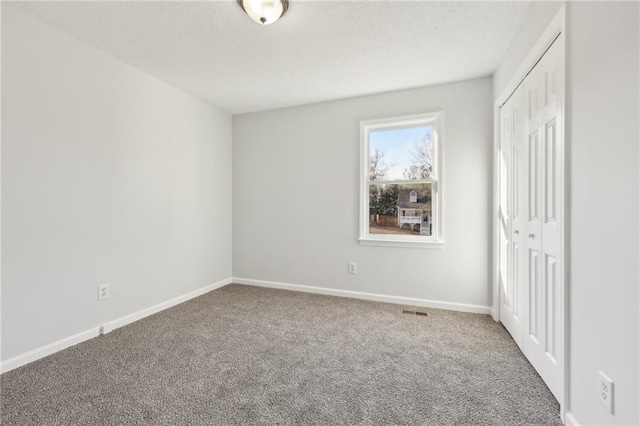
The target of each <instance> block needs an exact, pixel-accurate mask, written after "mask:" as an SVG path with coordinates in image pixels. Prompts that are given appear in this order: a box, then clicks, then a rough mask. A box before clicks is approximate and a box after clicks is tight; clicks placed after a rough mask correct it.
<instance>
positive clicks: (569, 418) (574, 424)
mask: <svg viewBox="0 0 640 426" xmlns="http://www.w3.org/2000/svg"><path fill="white" fill-rule="evenodd" d="M564 424H565V425H566V426H580V423H578V420H576V418H575V417H574V416H573V414H571V413H569V412H566V413H565V415H564Z"/></svg>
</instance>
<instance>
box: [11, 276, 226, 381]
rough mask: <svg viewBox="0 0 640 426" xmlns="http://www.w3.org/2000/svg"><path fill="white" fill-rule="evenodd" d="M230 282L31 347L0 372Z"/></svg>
mask: <svg viewBox="0 0 640 426" xmlns="http://www.w3.org/2000/svg"><path fill="white" fill-rule="evenodd" d="M231 282H232V280H231V278H227V279H224V280H222V281H218V282H216V283H213V284H210V285H208V286H205V287H202V288H199V289H197V290H194V291H191V292H189V293H186V294H183V295H181V296H178V297H174V298H173V299H170V300H167V301H165V302H162V303H158V304H157V305H154V306H151V307H149V308H145V309H142V310H140V311H137V312H134V313H132V314H130V315H126V316H124V317H120V318H118V319H115V320H113V321H110V322H107V323H104V324H102V325H99V326H96V327H92V328H90V329H88V330H85V331H82V332H80V333H78V334H74V335H73V336H68V337H65V338H64V339H60V340H58V341H56V342H53V343H49V344H48V345H45V346H41V347H39V348H36V349H33V350H31V351H29V352H26V353H24V354H22V355H18V356H15V357H13V358H10V359H8V360H6V361H4V362H2V363H1V364H0V372H2V373H6V372H7V371H11V370H13V369H15V368H18V367H22V366H23V365H26V364H29V363H31V362H33V361H37V360H39V359H41V358H44V357H46V356H49V355H52V354H54V353H56V352H60V351H61V350H63V349H66V348H68V347H70V346H74V345H77V344H78V343H82V342H84V341H86V340H89V339H92V338H94V337H98V336H99V335H100V334H105V333H108V332H109V331H112V330H115V329H116V328H120V327H123V326H125V325H127V324H131V323H133V322H135V321H138V320H140V319H142V318H145V317H148V316H149V315H153V314H155V313H158V312H160V311H163V310H165V309H168V308H171V307H173V306H176V305H179V304H180V303H183V302H186V301H187V300H190V299H193V298H196V297H198V296H202V295H203V294H205V293H208V292H210V291H212V290H215V289H218V288H220V287H223V286H225V285H227V284H231Z"/></svg>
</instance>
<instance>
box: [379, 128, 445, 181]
mask: <svg viewBox="0 0 640 426" xmlns="http://www.w3.org/2000/svg"><path fill="white" fill-rule="evenodd" d="M432 170H433V127H432V126H421V127H408V128H402V129H393V130H375V131H372V132H370V133H369V179H370V180H372V181H381V180H408V179H426V178H430V177H431V172H432Z"/></svg>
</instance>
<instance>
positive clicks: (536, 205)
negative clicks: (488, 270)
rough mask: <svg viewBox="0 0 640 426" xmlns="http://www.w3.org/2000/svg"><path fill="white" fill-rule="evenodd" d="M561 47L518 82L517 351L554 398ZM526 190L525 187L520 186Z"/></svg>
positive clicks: (559, 297) (559, 282) (558, 342)
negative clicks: (520, 323)
mask: <svg viewBox="0 0 640 426" xmlns="http://www.w3.org/2000/svg"><path fill="white" fill-rule="evenodd" d="M561 55H562V48H561V45H560V43H559V42H557V41H556V42H555V43H554V44H553V45H552V46H551V47H550V48H549V50H548V51H547V52H546V53H545V55H544V56H543V57H542V59H541V60H540V62H538V64H537V65H536V66H535V68H534V69H533V70H532V72H531V73H530V74H529V76H528V77H527V78H526V79H525V80H524V82H523V90H524V101H525V108H526V111H527V120H526V124H525V128H526V145H527V146H526V149H527V166H526V182H522V184H521V188H522V189H523V190H524V191H526V193H527V196H526V197H524V198H523V200H524V202H525V212H526V216H527V217H526V234H527V235H526V239H523V242H524V247H523V249H524V250H523V251H524V253H526V260H525V258H523V260H525V265H524V266H525V268H526V270H527V271H526V275H524V277H525V279H526V287H527V291H526V293H527V294H526V303H525V310H526V315H525V318H524V324H525V327H524V339H523V344H522V349H523V352H524V354H525V355H526V357H527V358H528V359H529V361H530V362H531V364H532V365H533V366H534V367H535V369H536V370H537V371H538V373H539V374H540V376H541V377H542V378H543V379H544V381H545V383H546V384H547V386H549V389H550V390H551V391H552V392H553V394H554V395H555V396H556V398H558V399H560V390H561V387H562V356H563V353H562V352H563V344H562V339H563V330H562V322H561V315H562V306H563V303H564V302H563V291H562V289H563V285H564V272H563V271H564V259H563V247H562V241H563V236H562V232H563V226H562V224H563V220H564V219H563V213H564V212H563V211H562V208H563V202H562V197H563V193H564V188H563V175H564V167H563V164H564V159H563V140H562V135H563V132H562V129H561V123H562V113H563V111H562V105H563V103H562V96H563V75H564V70H563V60H562V56H561ZM525 185H526V186H525Z"/></svg>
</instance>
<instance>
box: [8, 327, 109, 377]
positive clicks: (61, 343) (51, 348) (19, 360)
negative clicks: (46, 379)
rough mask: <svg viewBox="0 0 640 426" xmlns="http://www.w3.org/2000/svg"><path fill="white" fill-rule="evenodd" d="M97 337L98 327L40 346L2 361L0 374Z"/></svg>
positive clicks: (98, 333)
mask: <svg viewBox="0 0 640 426" xmlns="http://www.w3.org/2000/svg"><path fill="white" fill-rule="evenodd" d="M99 335H100V327H92V328H90V329H89V330H85V331H82V332H80V333H78V334H74V335H73V336H69V337H65V338H64V339H60V340H58V341H56V342H53V343H49V344H48V345H44V346H41V347H39V348H36V349H33V350H31V351H29V352H27V353H24V354H22V355H18V356H15V357H13V358H10V359H8V360H6V361H4V362H3V363H2V364H1V365H0V372H2V373H6V372H7V371H11V370H13V369H15V368H18V367H22V366H23V365H26V364H29V363H31V362H33V361H37V360H39V359H41V358H44V357H46V356H49V355H53V354H54V353H56V352H60V351H61V350H63V349H66V348H68V347H70V346H74V345H77V344H78V343H82V342H84V341H85V340H89V339H92V338H94V337H98V336H99Z"/></svg>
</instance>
